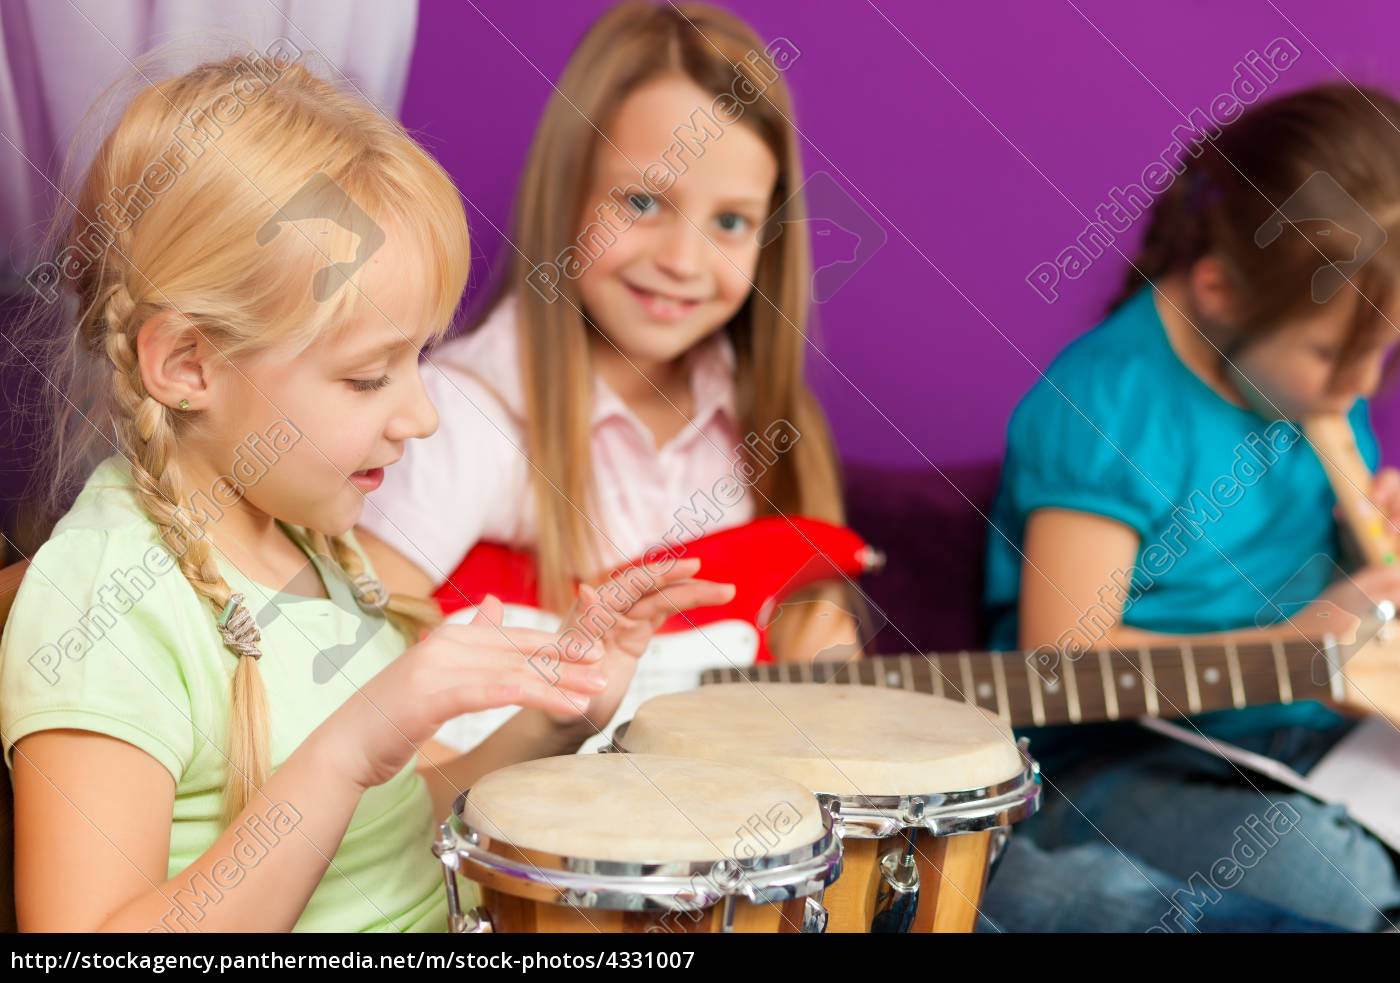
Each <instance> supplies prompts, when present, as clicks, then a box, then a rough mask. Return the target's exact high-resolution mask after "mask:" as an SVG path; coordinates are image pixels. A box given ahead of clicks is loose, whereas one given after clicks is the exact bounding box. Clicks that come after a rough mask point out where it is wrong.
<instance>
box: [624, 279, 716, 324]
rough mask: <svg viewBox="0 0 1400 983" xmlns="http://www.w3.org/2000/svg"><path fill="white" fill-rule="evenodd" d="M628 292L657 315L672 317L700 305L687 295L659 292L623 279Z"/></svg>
mask: <svg viewBox="0 0 1400 983" xmlns="http://www.w3.org/2000/svg"><path fill="white" fill-rule="evenodd" d="M623 282H624V284H625V285H626V287H627V290H628V292H630V293H631V294H632V296H633V297H634V298H635V299H636V300H637V302H638V303H639V304H641V305H642V307H643V308H644V309H645V310H646V311H647V312H648V313H650V314H653V315H655V316H657V317H664V318H674V317H679V316H682V315H685V314H689V313H690V312H691V311H693V310H694V309H695V308H696V307H698V306H700V301H699V300H692V299H690V298H687V297H677V296H675V295H674V294H666V293H661V292H660V291H658V290H647V289H646V288H645V287H639V286H637V285H635V284H632V283H627V282H626V281H623Z"/></svg>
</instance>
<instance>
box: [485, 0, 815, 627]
mask: <svg viewBox="0 0 1400 983" xmlns="http://www.w3.org/2000/svg"><path fill="white" fill-rule="evenodd" d="M763 52H764V44H763V42H762V40H761V39H760V38H759V37H758V35H756V34H755V33H754V32H753V30H752V29H751V28H750V27H749V26H748V25H747V24H745V23H744V22H743V21H742V20H740V19H739V18H738V17H736V16H735V15H733V14H731V13H729V12H727V11H724V10H720V9H718V8H716V7H711V6H708V5H705V4H696V3H688V4H679V5H675V6H671V5H667V4H661V5H659V6H658V5H653V4H651V3H646V2H629V3H621V4H618V5H617V6H615V7H613V8H611V9H610V10H608V11H607V12H606V13H605V14H604V15H603V16H602V17H601V18H599V19H598V21H597V22H595V23H594V24H593V26H592V27H591V28H590V29H589V31H588V32H587V34H586V35H585V36H584V38H583V39H582V41H580V42H579V45H578V47H577V48H576V49H575V50H574V53H573V55H572V56H571V57H570V59H569V63H568V66H567V67H566V68H565V69H564V73H563V75H562V77H561V78H560V80H559V85H558V89H557V91H556V92H555V93H554V94H553V96H552V97H551V98H550V100H549V103H548V105H547V106H546V107H545V110H544V114H543V116H542V118H541V120H540V124H539V127H538V128H537V130H536V132H535V137H534V141H533V143H532V145H531V147H530V152H529V157H528V159H527V160H526V163H525V169H524V173H523V174H522V176H521V180H520V187H519V191H518V194H517V198H516V203H515V210H514V215H513V217H512V238H513V240H514V243H515V246H516V252H515V255H514V257H513V259H512V265H511V266H510V269H509V271H508V273H507V275H506V276H504V277H503V278H502V280H501V282H500V283H499V285H498V287H497V289H496V290H495V291H494V293H493V295H492V297H491V300H490V302H489V303H488V304H487V305H486V306H485V309H484V311H483V314H482V316H481V317H480V318H478V319H477V322H476V323H477V324H479V323H480V321H481V320H483V319H484V317H485V316H486V313H487V312H489V311H490V309H491V308H492V307H494V306H495V304H496V303H497V302H498V301H500V300H501V299H502V298H503V297H505V296H506V295H509V294H514V295H515V296H516V298H517V303H518V311H519V332H520V348H521V370H522V373H523V382H524V390H525V401H526V412H527V416H528V421H527V438H528V442H529V455H530V461H531V464H532V465H533V466H532V468H531V474H530V482H531V487H532V490H533V493H534V496H535V502H536V509H537V514H538V517H539V545H538V550H537V560H538V565H539V574H540V577H539V581H540V593H541V599H542V602H543V604H544V605H545V606H546V607H550V608H553V609H555V610H562V609H563V608H564V607H566V606H567V605H568V603H569V599H570V598H571V597H572V594H573V580H574V579H575V578H579V579H591V578H593V577H595V576H597V575H598V573H599V572H600V571H599V566H600V561H599V558H598V555H597V538H596V536H595V534H594V533H593V530H592V527H591V526H590V524H589V521H588V515H587V514H586V513H587V512H589V511H591V510H590V509H589V508H588V507H587V506H586V505H584V504H583V503H589V502H590V501H591V497H592V496H591V494H590V492H591V483H592V477H593V476H592V462H591V457H592V455H591V452H590V448H589V419H590V415H589V412H588V407H589V404H590V401H591V399H592V392H593V389H592V386H593V381H592V371H591V369H590V366H589V356H588V342H587V337H588V336H587V325H586V323H585V319H584V316H583V314H582V313H581V303H580V298H579V294H578V290H577V287H576V284H575V283H574V282H573V281H572V280H567V279H566V280H563V281H561V283H560V284H559V290H560V292H561V293H562V294H563V298H560V299H559V300H562V302H558V301H556V302H554V303H550V302H549V301H547V300H546V299H545V297H544V296H543V295H541V294H540V293H538V292H536V291H535V290H534V289H532V288H531V287H530V285H529V281H528V279H527V278H528V276H529V274H530V272H531V270H532V269H533V268H534V267H536V266H537V265H538V264H543V263H551V262H552V261H553V260H554V259H555V258H556V257H557V256H558V255H559V254H560V252H561V250H563V249H564V248H565V247H566V246H567V245H568V244H569V243H570V242H571V241H573V239H574V237H575V235H576V234H577V232H578V229H577V223H578V222H579V220H580V217H581V215H582V214H583V205H584V202H583V198H584V195H585V194H586V192H587V190H588V187H589V184H590V181H591V178H592V175H591V174H590V173H588V168H587V167H580V166H579V162H581V161H591V160H592V157H593V152H594V149H595V147H596V144H597V142H598V141H599V139H600V137H599V135H598V132H597V130H595V128H594V125H593V123H592V122H590V121H593V120H599V121H602V120H607V119H608V118H609V117H610V115H611V114H612V112H613V111H615V110H616V108H617V106H618V105H620V104H621V102H622V101H623V99H624V98H625V97H626V96H627V95H628V93H630V92H631V91H633V90H634V89H636V88H637V87H639V86H641V85H642V84H643V83H645V82H647V81H649V80H650V79H652V78H655V77H657V76H660V75H665V74H671V73H678V74H681V75H684V76H686V77H687V78H689V79H690V80H692V81H693V82H694V83H695V84H696V85H698V86H699V87H700V88H702V89H704V90H706V91H707V92H710V93H712V94H714V95H716V96H718V95H719V94H721V93H725V92H728V91H729V90H730V88H731V86H732V85H733V84H734V79H735V75H736V73H737V74H739V75H741V76H742V77H744V78H745V79H747V80H748V82H749V84H750V85H752V86H754V87H755V88H757V89H759V90H760V92H761V93H762V94H761V95H760V96H759V97H758V98H757V99H756V100H755V101H754V102H753V103H752V104H751V105H749V106H747V107H746V109H745V111H744V113H743V116H742V118H741V122H742V124H743V125H745V126H748V127H750V128H751V129H752V131H753V132H754V133H756V134H757V135H758V136H759V137H761V138H762V140H763V142H764V143H765V144H766V145H767V146H768V149H769V150H770V151H772V153H773V155H774V157H775V158H776V159H777V161H778V167H779V177H778V181H777V186H776V188H775V190H774V196H773V201H772V203H771V206H770V212H771V211H772V210H773V209H774V208H779V207H784V208H785V209H786V210H785V212H784V214H783V215H780V216H775V219H777V220H787V221H801V220H802V219H803V218H805V216H806V208H805V204H804V202H803V200H802V197H801V195H800V194H799V193H798V192H799V189H800V188H801V186H802V176H801V171H800V163H799V157H798V148H797V138H796V134H795V133H794V131H793V127H792V125H791V124H790V123H789V120H790V119H791V118H792V112H793V110H792V99H791V97H790V95H789V93H788V90H787V87H786V86H785V85H784V83H783V82H782V80H781V78H778V79H777V80H776V81H770V79H772V78H773V77H774V76H779V74H780V73H779V72H778V71H777V70H776V69H774V68H773V67H772V63H771V60H770V59H767V57H766V56H765V55H764V54H763ZM753 53H756V56H757V57H756V58H755V55H754V54H753ZM757 59H764V61H765V62H766V63H767V65H766V72H765V74H766V76H767V77H766V78H765V77H764V76H763V75H760V74H759V73H758V71H757V70H756V69H755V67H754V65H753V64H751V61H754V60H757ZM638 190H640V188H639V189H638ZM784 203H786V204H785V205H784ZM811 278H812V260H811V253H810V249H809V245H808V243H807V241H806V239H805V237H803V236H802V235H792V234H786V235H780V236H778V237H777V238H776V239H775V240H773V241H771V242H770V243H768V244H767V245H766V246H764V247H763V249H762V250H761V252H760V254H759V259H758V267H757V271H756V274H755V276H754V290H753V292H752V293H751V294H750V296H749V298H748V300H747V301H746V302H745V303H744V305H743V307H742V308H741V309H740V310H739V312H738V313H737V314H736V315H735V316H734V318H733V319H732V320H731V321H730V322H729V323H728V324H727V325H725V327H724V328H723V329H722V330H724V331H726V332H727V333H728V335H729V338H730V339H731V341H732V342H733V344H734V349H735V354H736V356H737V365H736V393H737V397H738V398H737V402H738V413H739V419H740V428H741V432H758V433H762V432H763V431H764V429H765V428H766V427H768V426H770V425H771V424H773V423H774V422H776V421H779V420H787V421H788V422H789V423H791V424H792V425H793V426H794V427H795V428H796V429H797V431H798V433H800V435H801V439H799V440H797V441H795V443H794V444H793V445H792V448H791V449H790V450H789V451H787V452H786V453H785V454H784V455H783V456H782V457H781V458H780V459H779V460H778V462H777V463H776V464H773V465H772V466H771V467H769V466H767V464H766V463H764V464H762V465H760V463H759V462H758V461H757V460H753V459H751V460H750V461H749V463H750V464H751V465H753V466H754V467H755V470H756V471H758V472H760V473H761V477H759V478H758V480H757V481H756V483H755V488H756V490H757V493H758V494H757V500H758V511H759V512H760V513H767V512H790V513H802V514H805V515H810V516H814V517H817V518H821V519H826V520H828V521H831V522H840V521H842V516H843V510H842V504H841V490H840V482H839V477H838V473H837V465H836V455H835V452H834V450H833V448H832V444H831V438H830V434H829V432H828V429H827V424H826V419H825V417H824V415H823V413H822V410H821V407H820V406H819V404H818V403H817V401H816V398H815V397H814V396H813V394H812V392H811V390H810V389H809V388H808V386H807V384H806V382H805V381H804V380H803V373H802V357H803V352H804V348H805V341H806V328H807V322H808V313H809V298H808V295H807V290H808V285H809V283H810V282H811ZM759 380H761V381H762V384H761V385H760V384H759ZM740 453H741V454H744V455H745V456H746V457H750V458H752V448H747V447H744V448H741V449H740ZM574 503H580V504H579V506H578V507H575V504H574ZM677 504H681V503H677Z"/></svg>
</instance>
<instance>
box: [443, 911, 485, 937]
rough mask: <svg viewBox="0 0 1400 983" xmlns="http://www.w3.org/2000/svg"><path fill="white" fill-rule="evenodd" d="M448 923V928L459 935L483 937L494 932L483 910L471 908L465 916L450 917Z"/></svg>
mask: <svg viewBox="0 0 1400 983" xmlns="http://www.w3.org/2000/svg"><path fill="white" fill-rule="evenodd" d="M448 922H449V925H448V927H449V928H450V929H451V930H452V931H453V932H455V933H457V934H459V935H484V934H486V933H490V932H495V931H496V929H495V927H494V926H492V924H491V916H490V914H488V913H487V911H486V909H485V908H473V909H472V910H471V911H469V912H467V913H466V914H465V915H452V916H450V917H449V918H448Z"/></svg>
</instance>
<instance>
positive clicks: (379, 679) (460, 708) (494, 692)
mask: <svg viewBox="0 0 1400 983" xmlns="http://www.w3.org/2000/svg"><path fill="white" fill-rule="evenodd" d="M501 616H502V608H501V602H500V601H499V600H497V599H496V598H494V597H488V598H486V599H485V600H484V601H482V603H481V605H480V607H479V608H478V613H477V616H476V618H475V620H473V621H472V623H471V624H468V625H461V624H443V625H439V626H438V627H437V628H435V629H434V630H433V631H432V632H430V633H429V634H428V635H427V637H425V638H424V639H423V640H422V641H421V642H419V643H418V644H417V645H414V646H412V647H410V648H409V649H407V650H406V651H405V652H404V653H403V654H402V655H400V656H399V657H398V658H397V659H395V660H394V661H393V662H392V663H391V664H390V665H388V666H386V667H385V668H384V669H382V670H381V671H380V672H379V673H378V675H376V676H375V677H374V678H373V679H371V680H370V681H369V682H368V683H366V684H365V685H364V686H363V687H361V688H360V689H359V691H358V692H356V693H355V694H354V695H353V696H352V697H351V698H350V699H349V700H347V701H346V702H345V704H344V705H342V706H341V707H340V708H339V709H338V710H336V711H335V712H334V713H332V714H331V715H330V716H329V717H327V718H326V720H325V721H324V722H323V723H322V724H321V725H320V726H319V727H317V728H316V730H315V731H313V732H312V735H311V737H310V738H308V740H319V741H320V742H321V743H322V744H323V745H324V747H325V749H326V752H327V754H328V755H329V758H330V760H331V761H333V762H335V764H336V766H337V767H340V768H342V769H343V770H344V773H345V776H346V778H348V779H350V780H351V781H354V782H355V783H356V784H358V785H359V786H360V787H362V788H365V789H368V788H372V787H374V786H375V785H380V784H382V783H384V782H387V781H388V780H389V779H390V778H393V777H394V776H395V775H396V774H398V773H399V772H400V771H401V770H403V767H404V766H405V765H406V764H408V761H409V759H410V758H412V757H413V755H414V754H416V753H417V751H418V747H419V745H421V744H422V743H423V742H425V741H427V740H428V739H429V738H431V737H432V736H433V735H434V734H436V733H437V732H438V730H439V729H440V728H441V726H442V725H443V724H444V723H446V722H447V721H449V720H451V719H452V718H454V717H457V716H460V715H462V714H464V713H475V712H479V711H481V710H490V709H494V708H495V707H503V706H511V705H517V706H522V707H530V708H533V709H537V710H544V711H549V712H552V713H568V714H574V715H579V714H582V713H584V712H585V711H586V710H587V708H588V701H589V698H590V697H591V696H593V695H594V694H596V693H599V692H602V690H604V689H605V688H606V686H607V680H606V678H605V677H604V676H603V674H602V673H601V672H600V671H599V669H598V667H597V665H596V663H597V661H598V658H599V655H600V654H601V653H589V654H585V655H584V656H583V657H582V658H581V659H580V660H579V661H576V662H564V663H561V664H559V665H557V666H555V667H554V668H553V670H552V671H551V672H550V676H551V677H552V676H553V675H554V673H555V672H557V673H558V678H557V680H553V681H551V680H550V679H547V678H546V676H545V674H544V673H543V672H541V671H539V670H538V669H536V668H535V667H534V666H532V665H531V664H530V663H529V662H528V661H527V660H528V657H529V656H530V655H531V654H532V653H534V652H536V651H538V650H539V649H541V648H544V647H545V646H548V645H552V644H553V643H554V642H555V641H556V639H555V636H554V635H552V634H550V633H549V632H543V631H534V630H532V629H528V628H505V627H503V626H502V625H501Z"/></svg>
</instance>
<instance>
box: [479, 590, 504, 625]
mask: <svg viewBox="0 0 1400 983" xmlns="http://www.w3.org/2000/svg"><path fill="white" fill-rule="evenodd" d="M505 616H506V609H505V605H504V604H502V603H501V600H500V598H498V597H497V596H496V595H495V594H487V595H486V596H485V597H483V598H482V599H481V603H480V604H479V605H477V608H476V617H475V618H473V619H472V624H478V623H480V624H483V625H497V626H499V625H501V624H502V622H504V620H505Z"/></svg>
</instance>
